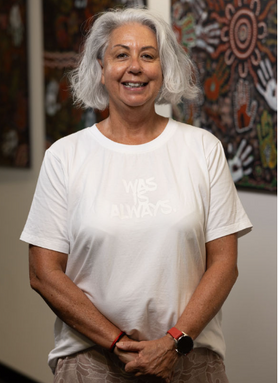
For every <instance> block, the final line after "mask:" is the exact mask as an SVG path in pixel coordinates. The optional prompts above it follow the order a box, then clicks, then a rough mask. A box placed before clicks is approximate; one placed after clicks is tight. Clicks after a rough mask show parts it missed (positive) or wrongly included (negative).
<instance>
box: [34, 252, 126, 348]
mask: <svg viewBox="0 0 278 383" xmlns="http://www.w3.org/2000/svg"><path fill="white" fill-rule="evenodd" d="M58 257H60V259H63V254H61V255H58ZM51 259H57V258H55V252H52V251H50V250H46V249H41V248H38V247H35V246H34V247H31V248H30V283H31V287H32V288H33V289H34V290H35V291H37V292H38V293H39V294H40V295H41V296H42V297H43V299H44V300H45V301H46V303H47V304H48V305H49V307H50V308H51V309H52V310H53V312H54V313H55V314H56V315H57V316H58V317H59V318H60V319H61V320H62V321H63V322H65V323H66V324H67V325H69V326H70V327H72V328H73V329H75V330H76V331H78V332H79V333H81V334H83V335H85V336H86V337H87V338H88V339H90V340H91V341H93V342H94V343H97V344H99V345H100V346H102V347H105V348H110V346H111V344H112V342H113V341H114V340H115V339H116V337H117V336H118V335H119V333H120V331H121V329H119V328H118V327H117V326H115V325H114V324H113V323H111V322H110V321H109V320H108V319H107V318H106V317H105V316H104V315H102V314H101V313H100V312H99V311H98V310H97V308H96V307H95V306H94V305H93V303H92V302H91V301H90V300H89V298H88V297H87V296H86V294H85V293H84V292H83V291H82V290H81V289H80V288H79V287H78V286H76V285H75V284H74V283H73V282H72V281H71V279H70V278H68V276H67V275H66V274H65V273H64V270H63V268H64V267H63V266H62V264H63V262H61V261H59V262H58V263H57V261H54V262H53V261H51ZM46 260H47V261H46ZM125 338H126V339H123V340H128V338H127V337H125Z"/></svg>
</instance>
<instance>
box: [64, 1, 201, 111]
mask: <svg viewBox="0 0 278 383" xmlns="http://www.w3.org/2000/svg"><path fill="white" fill-rule="evenodd" d="M133 23H139V24H141V25H145V26H148V27H149V28H150V29H151V30H152V31H153V32H154V33H155V35H156V39H157V44H158V50H159V56H160V62H161V67H162V73H163V85H162V87H161V89H160V92H159V94H158V96H157V99H156V104H172V105H175V104H178V103H179V102H180V101H181V100H182V98H184V99H187V100H193V99H195V98H196V97H197V96H198V94H199V92H200V91H199V88H198V84H197V72H196V69H195V66H194V64H193V62H192V61H191V60H190V58H189V57H188V55H187V54H186V52H185V51H184V50H183V48H182V47H181V46H180V45H179V44H178V42H177V39H176V36H175V34H174V32H173V31H172V29H171V27H170V26H169V24H168V23H167V22H166V21H164V20H163V19H162V18H161V17H159V16H158V15H156V14H155V13H153V12H152V11H150V10H147V9H134V8H125V9H113V10H109V11H107V12H105V13H102V14H100V16H99V17H98V18H97V19H96V20H95V21H94V23H93V26H92V28H91V30H90V31H89V33H88V35H87V38H86V40H85V44H84V50H83V53H82V56H81V59H80V62H79V65H78V67H77V68H76V69H74V70H73V71H72V72H71V73H70V75H69V78H70V83H71V88H72V92H73V97H74V101H75V103H76V104H79V105H82V106H85V107H91V108H93V109H99V110H104V109H105V108H107V106H108V104H109V96H108V93H107V90H106V88H105V86H104V85H103V84H102V83H101V73H102V72H101V66H100V64H99V62H98V59H100V60H103V58H104V54H105V50H106V48H107V46H108V43H109V37H110V35H111V33H112V32H113V30H114V29H116V28H118V27H121V26H122V25H126V24H133Z"/></svg>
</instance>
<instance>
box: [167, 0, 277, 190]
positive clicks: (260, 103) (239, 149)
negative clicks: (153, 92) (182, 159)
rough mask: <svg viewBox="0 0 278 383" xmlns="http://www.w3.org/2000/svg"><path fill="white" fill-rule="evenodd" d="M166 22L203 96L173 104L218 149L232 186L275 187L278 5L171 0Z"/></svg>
mask: <svg viewBox="0 0 278 383" xmlns="http://www.w3.org/2000/svg"><path fill="white" fill-rule="evenodd" d="M171 17H172V27H173V30H174V32H175V34H176V36H177V39H178V41H179V42H180V43H181V44H182V45H183V47H184V49H185V51H187V52H188V53H189V55H190V56H191V58H192V59H193V61H194V62H195V64H196V66H197V68H198V71H199V75H200V81H201V87H202V92H203V94H202V100H201V101H200V102H199V105H197V106H196V105H194V104H192V103H189V102H184V103H181V104H180V105H178V106H176V107H174V110H173V117H174V118H175V119H177V120H180V121H183V122H187V123H190V124H192V125H196V126H200V127H202V128H204V129H207V130H209V131H211V132H212V133H213V134H214V135H215V136H217V137H218V138H219V139H220V140H221V142H222V144H223V147H224V150H225V152H226V156H227V159H228V163H229V167H230V170H231V174H232V177H233V180H234V182H235V184H236V186H237V187H244V188H255V189H257V190H267V191H275V190H276V189H277V150H276V144H277V93H276V87H277V67H276V66H277V5H276V1H274V0H235V1H232V2H231V1H230V0H217V1H215V0H194V1H191V0H172V2H171Z"/></svg>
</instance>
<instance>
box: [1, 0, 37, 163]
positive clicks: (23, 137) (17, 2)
mask: <svg viewBox="0 0 278 383" xmlns="http://www.w3.org/2000/svg"><path fill="white" fill-rule="evenodd" d="M26 12H27V9H26V0H9V1H6V0H0V29H1V38H0V55H1V65H0V78H1V82H0V87H1V90H0V120H1V123H0V166H1V167H12V168H13V167H19V168H28V167H29V166H30V134H29V105H28V52H27V30H26V29H27V28H26V27H27V17H26Z"/></svg>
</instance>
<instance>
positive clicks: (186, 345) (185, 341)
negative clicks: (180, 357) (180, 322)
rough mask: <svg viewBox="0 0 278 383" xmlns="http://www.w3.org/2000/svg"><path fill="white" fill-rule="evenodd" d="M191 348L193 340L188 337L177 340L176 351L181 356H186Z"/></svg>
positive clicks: (184, 336)
mask: <svg viewBox="0 0 278 383" xmlns="http://www.w3.org/2000/svg"><path fill="white" fill-rule="evenodd" d="M192 348H193V340H192V338H190V336H187V335H182V336H181V337H180V338H179V339H178V344H177V350H178V352H180V353H181V354H188V353H189V352H190V351H191V350H192Z"/></svg>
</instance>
